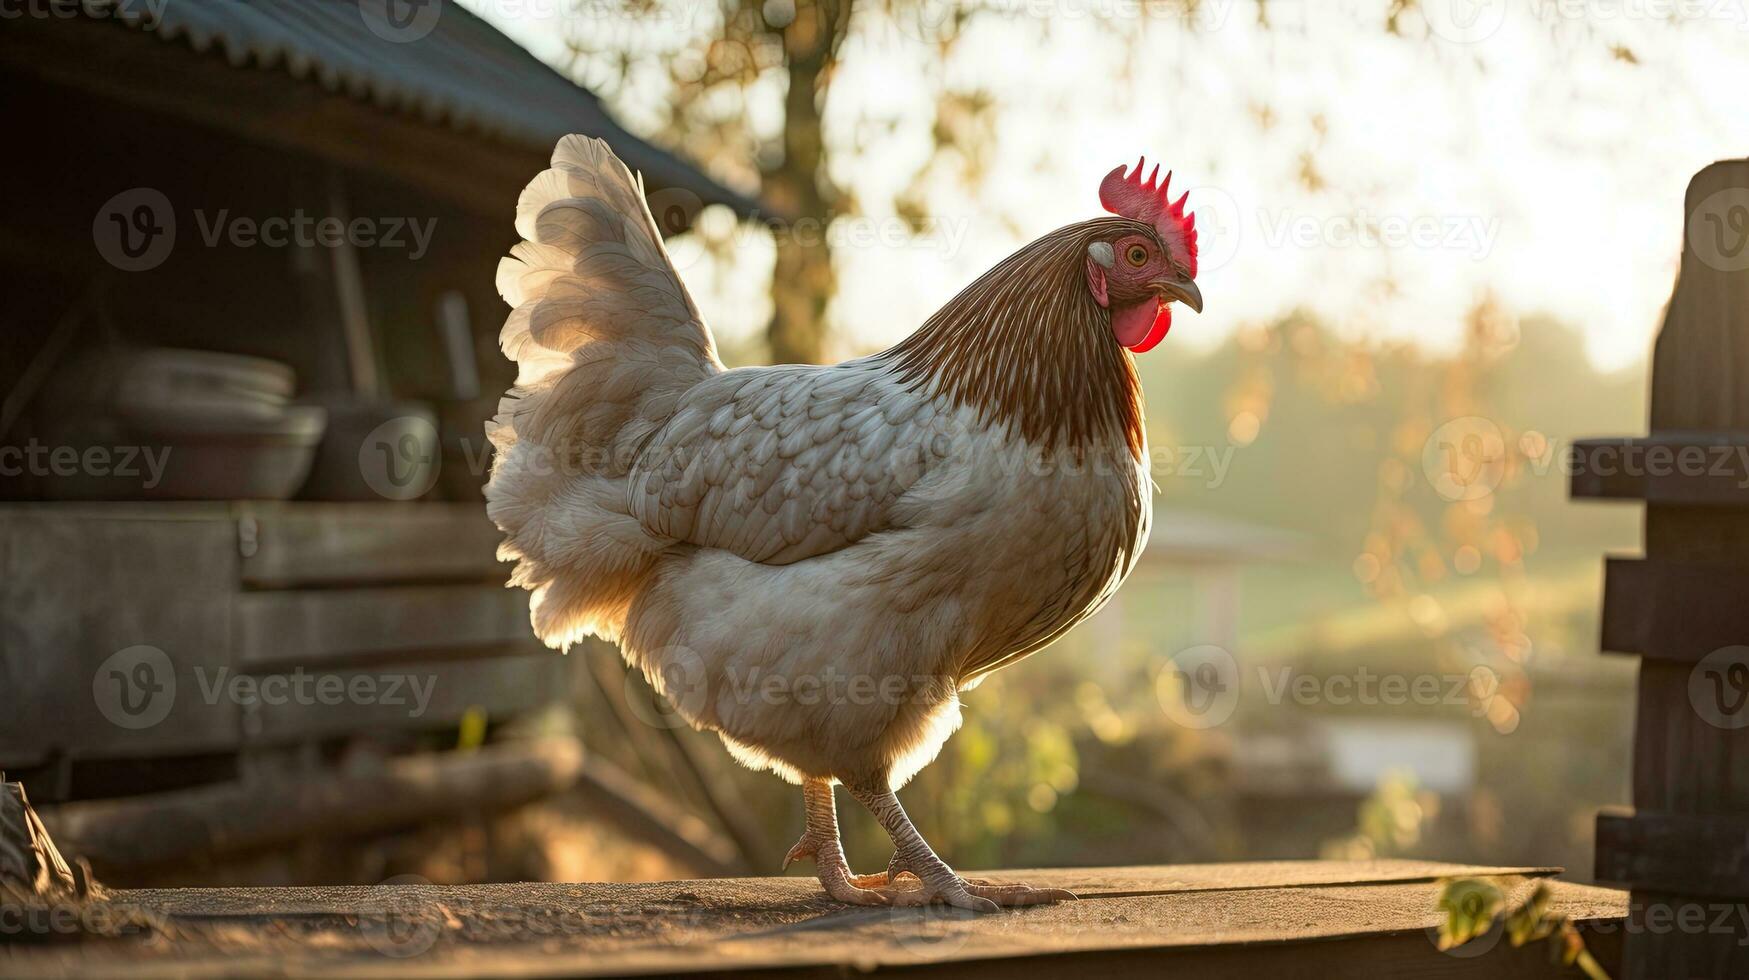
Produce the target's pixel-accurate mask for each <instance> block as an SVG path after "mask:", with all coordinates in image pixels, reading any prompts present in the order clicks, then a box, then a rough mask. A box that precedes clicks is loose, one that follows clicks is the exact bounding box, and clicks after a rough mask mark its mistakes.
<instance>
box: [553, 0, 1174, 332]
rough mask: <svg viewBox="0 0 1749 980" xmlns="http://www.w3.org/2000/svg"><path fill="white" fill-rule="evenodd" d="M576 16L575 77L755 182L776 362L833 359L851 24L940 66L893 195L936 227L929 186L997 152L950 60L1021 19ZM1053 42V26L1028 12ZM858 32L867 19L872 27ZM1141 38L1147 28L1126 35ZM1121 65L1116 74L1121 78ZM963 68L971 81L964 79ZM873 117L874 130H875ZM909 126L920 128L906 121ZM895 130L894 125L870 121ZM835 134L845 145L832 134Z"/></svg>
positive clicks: (649, 0)
mask: <svg viewBox="0 0 1749 980" xmlns="http://www.w3.org/2000/svg"><path fill="white" fill-rule="evenodd" d="M570 2H571V4H572V14H571V16H569V17H567V18H566V19H565V23H566V25H567V29H568V31H569V34H568V36H567V38H566V42H567V44H568V45H569V47H570V50H571V54H572V70H573V72H574V73H575V74H576V75H577V76H578V77H579V78H580V79H581V80H582V81H583V83H584V84H585V85H587V86H589V87H590V88H591V89H592V90H594V91H597V92H600V93H602V94H603V95H604V96H605V97H606V98H607V99H608V100H610V101H611V102H613V103H614V104H615V107H616V108H617V109H618V110H619V111H620V112H621V114H622V115H625V116H626V117H628V118H629V119H631V121H632V122H633V128H635V129H638V130H640V131H641V132H644V133H647V134H650V135H653V136H654V137H655V138H656V139H657V140H659V141H661V142H663V143H664V144H666V145H668V146H672V147H675V148H677V149H679V150H680V151H681V152H683V153H684V154H686V155H687V156H689V157H690V158H692V159H694V160H699V161H704V162H705V164H706V166H707V167H708V168H710V169H711V170H713V171H715V172H716V174H717V175H718V176H719V177H722V178H724V179H726V180H728V181H729V182H731V183H736V184H740V185H742V186H756V187H757V188H758V190H759V193H760V195H761V196H762V198H763V199H764V200H765V201H766V203H768V204H769V205H770V206H771V207H772V208H773V210H774V211H775V212H776V213H775V214H774V215H773V218H774V219H775V220H774V222H773V226H772V230H773V235H774V239H775V245H776V253H777V255H776V261H775V263H774V267H773V270H772V283H771V297H772V306H773V314H772V319H771V322H770V325H769V327H768V328H767V331H766V338H767V342H768V345H769V348H770V350H769V355H770V359H771V360H772V361H775V362H800V361H812V362H818V361H821V360H825V359H828V358H829V357H831V356H832V355H833V353H834V352H833V351H832V350H831V349H829V344H828V336H827V330H826V320H827V309H828V306H829V304H830V302H831V299H832V296H833V293H834V292H835V289H836V278H835V275H834V268H833V262H832V248H831V239H830V236H829V235H828V234H827V228H828V226H829V225H830V223H831V221H832V220H833V219H834V218H836V217H839V216H842V215H846V214H854V213H857V212H858V211H859V210H860V207H859V203H858V202H857V200H856V199H855V195H854V194H852V193H850V192H848V191H847V190H846V189H844V188H842V187H840V186H838V185H837V184H835V183H834V182H833V180H832V177H831V174H830V171H831V169H832V168H831V163H832V160H833V156H834V153H837V152H843V151H846V150H855V149H856V148H857V145H856V144H857V139H856V138H853V137H850V136H849V135H847V134H832V133H828V125H827V112H826V108H827V102H828V99H829V97H830V94H831V90H832V85H833V81H834V79H835V78H836V77H837V76H838V75H839V73H840V68H841V65H842V60H843V58H844V57H845V52H846V50H847V49H846V43H845V42H846V41H847V40H848V39H849V38H850V37H851V36H852V33H853V28H855V29H857V30H863V31H864V34H865V35H866V36H867V37H889V38H892V37H896V38H898V39H899V40H900V41H901V43H906V44H910V45H916V46H921V47H922V48H924V49H926V50H928V51H930V53H931V55H932V56H931V57H930V58H928V59H926V64H924V65H923V66H921V67H920V79H921V80H922V81H923V82H924V84H925V85H926V86H928V88H929V91H930V92H931V94H932V95H933V97H934V118H933V119H930V120H927V123H928V133H929V137H930V146H931V152H930V155H929V156H928V157H927V158H926V159H925V160H923V161H922V162H921V163H920V164H919V165H918V166H917V168H916V170H915V172H914V173H913V174H912V175H911V178H910V180H909V181H908V182H907V183H906V185H905V187H904V189H903V190H901V191H900V192H899V193H898V194H897V196H896V199H895V200H893V201H892V202H891V204H892V207H893V209H894V211H895V213H896V214H897V215H898V216H899V218H900V219H901V220H903V221H905V222H907V223H908V224H909V225H910V226H911V227H912V228H913V229H916V228H918V227H920V226H921V225H922V224H923V222H925V221H926V220H928V218H929V210H928V207H927V203H926V195H925V194H924V191H923V188H924V184H925V182H926V180H927V179H929V178H930V177H932V176H933V175H935V174H936V173H937V172H938V170H940V169H942V167H941V163H942V161H943V160H946V159H952V160H954V161H955V163H956V164H957V165H956V166H954V167H953V168H951V172H950V173H948V174H946V176H947V177H949V178H952V179H956V180H957V181H958V182H959V183H960V184H961V185H963V186H964V187H965V189H966V190H967V191H969V192H975V191H976V188H977V185H978V184H979V183H980V182H981V181H982V179H983V177H984V174H985V169H986V162H987V160H988V159H989V157H990V156H991V154H992V152H993V149H994V147H995V144H996V129H995V125H994V110H996V109H997V108H998V103H997V100H996V99H995V97H994V96H993V95H992V94H991V93H989V92H988V91H986V90H984V89H982V88H980V87H978V86H977V85H976V83H968V82H966V81H965V80H963V79H958V80H952V81H950V79H949V78H948V74H949V73H948V71H947V70H946V67H945V66H946V65H947V64H948V63H949V62H950V60H951V57H952V55H953V52H954V50H955V48H956V46H957V45H958V43H959V42H960V39H961V38H962V37H963V36H964V35H965V34H966V29H967V28H968V27H969V26H970V25H971V24H972V23H973V22H974V21H975V20H976V19H978V18H982V17H989V18H998V17H1004V16H1008V17H1009V20H1010V21H1011V22H1013V21H1015V20H1016V19H1015V18H1013V17H1012V16H1010V15H1012V14H1014V13H1015V10H1014V9H1013V8H1011V7H1006V6H1005V5H1002V4H985V3H980V2H978V0H763V2H758V0H714V2H713V0H570ZM1195 5H1196V0H1164V2H1163V3H1162V2H1153V3H1145V4H1141V5H1139V7H1138V8H1137V9H1136V10H1135V11H1133V12H1131V11H1128V8H1126V7H1125V6H1124V5H1122V4H1116V5H1112V8H1111V9H1110V10H1106V11H1104V12H1103V13H1098V12H1093V11H1090V12H1089V13H1090V14H1091V15H1093V16H1106V17H1117V16H1129V17H1134V16H1137V15H1142V16H1147V15H1149V14H1152V13H1156V12H1158V11H1159V10H1161V9H1163V8H1169V9H1172V10H1174V11H1180V12H1189V11H1191V10H1193V9H1194V8H1195ZM1023 22H1024V23H1026V24H1027V26H1028V27H1029V28H1030V29H1032V30H1034V31H1037V32H1039V33H1040V34H1041V35H1045V34H1048V33H1049V31H1050V30H1051V24H1050V20H1049V19H1048V18H1024V19H1023ZM859 25H867V26H866V28H865V27H861V26H859ZM1132 34H1133V36H1136V37H1138V38H1139V37H1140V36H1141V35H1140V32H1135V31H1130V32H1126V34H1125V36H1131V35H1132ZM1122 70H1123V69H1122V68H1120V69H1119V74H1121V73H1122ZM962 74H963V73H962ZM877 122H878V121H877ZM907 122H913V120H907ZM872 129H873V130H876V131H890V129H891V121H888V123H887V125H886V126H884V127H883V126H879V125H877V126H875V127H872ZM834 136H836V137H837V138H833V137H834Z"/></svg>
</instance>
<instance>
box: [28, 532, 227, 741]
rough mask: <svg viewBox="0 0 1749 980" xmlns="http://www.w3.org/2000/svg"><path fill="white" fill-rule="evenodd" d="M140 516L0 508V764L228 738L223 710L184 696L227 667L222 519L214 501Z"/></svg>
mask: <svg viewBox="0 0 1749 980" xmlns="http://www.w3.org/2000/svg"><path fill="white" fill-rule="evenodd" d="M152 513H153V511H152V510H151V509H150V508H142V507H139V506H131V507H120V508H116V509H113V510H111V509H106V508H103V507H99V506H93V505H80V506H74V507H66V508H62V507H57V506H49V505H37V506H10V507H5V508H0V637H3V638H4V643H0V687H3V688H4V689H5V691H6V696H7V703H8V704H7V710H5V711H0V766H7V765H11V766H17V767H23V766H25V765H29V764H31V763H33V762H34V761H36V760H40V759H42V758H45V757H48V756H52V755H56V754H61V753H64V754H66V755H68V756H72V757H75V758H93V757H104V758H142V757H152V756H164V755H175V754H181V753H197V752H209V751H223V750H227V749H231V748H234V747H235V746H236V745H237V741H238V713H237V710H236V707H235V706H234V705H225V704H219V705H209V704H206V703H205V702H204V701H203V700H202V699H201V698H200V697H199V696H198V692H199V678H200V676H202V674H203V673H204V672H208V671H212V670H216V669H219V668H221V667H227V666H229V665H230V659H229V657H230V654H229V645H230V642H229V638H230V628H231V622H230V608H231V607H230V595H231V592H232V589H233V588H234V584H233V583H235V581H236V576H237V571H236V562H237V543H236V529H235V525H234V524H233V523H232V522H231V521H229V520H228V519H226V517H225V513H224V510H223V509H222V508H206V509H199V508H196V509H187V508H170V509H169V510H168V511H167V512H166V513H167V514H168V515H170V516H171V519H169V520H155V519H153V518H152V517H151V516H150V515H151V514H152Z"/></svg>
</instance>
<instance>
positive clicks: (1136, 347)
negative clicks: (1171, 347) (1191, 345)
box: [1128, 303, 1172, 354]
mask: <svg viewBox="0 0 1749 980" xmlns="http://www.w3.org/2000/svg"><path fill="white" fill-rule="evenodd" d="M1171 329H1172V308H1171V307H1169V306H1167V305H1166V304H1165V303H1161V304H1160V313H1159V315H1158V316H1156V317H1154V325H1153V326H1151V327H1149V328H1148V333H1147V335H1146V336H1144V337H1143V338H1142V339H1141V340H1139V341H1137V342H1136V343H1133V344H1130V345H1128V346H1129V349H1130V353H1132V354H1146V353H1147V352H1149V351H1151V350H1153V349H1154V347H1155V345H1157V344H1159V343H1160V341H1162V340H1165V339H1166V331H1168V330H1171Z"/></svg>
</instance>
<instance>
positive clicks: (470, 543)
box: [238, 503, 510, 588]
mask: <svg viewBox="0 0 1749 980" xmlns="http://www.w3.org/2000/svg"><path fill="white" fill-rule="evenodd" d="M238 517H239V520H241V521H244V522H253V523H252V525H250V524H246V525H245V529H252V533H253V539H254V540H253V547H252V548H246V549H245V552H246V553H245V555H244V558H243V565H242V577H243V583H244V584H245V585H247V586H251V587H255V588H292V587H298V586H310V585H325V586H331V585H343V584H366V583H380V582H396V583H416V582H496V583H499V584H502V583H503V582H504V581H505V580H507V579H508V578H509V575H510V569H509V566H508V565H505V564H503V563H501V562H499V561H498V559H497V555H496V553H497V550H498V542H499V541H500V540H501V539H502V538H503V535H502V534H501V533H500V532H499V531H498V529H497V528H496V527H493V526H492V522H491V521H489V520H487V519H486V513H485V508H483V507H481V506H479V505H478V504H439V503H412V504H397V505H393V506H390V505H386V504H381V503H363V504H317V503H300V504H265V505H264V504H240V505H238Z"/></svg>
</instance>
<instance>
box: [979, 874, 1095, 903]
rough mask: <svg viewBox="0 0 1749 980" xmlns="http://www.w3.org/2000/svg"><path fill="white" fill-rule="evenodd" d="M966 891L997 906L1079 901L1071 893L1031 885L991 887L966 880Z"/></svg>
mask: <svg viewBox="0 0 1749 980" xmlns="http://www.w3.org/2000/svg"><path fill="white" fill-rule="evenodd" d="M966 891H967V892H969V893H970V894H972V895H975V896H977V897H979V898H987V899H989V900H990V901H992V902H995V903H996V904H997V905H1006V906H1010V907H1015V906H1022V905H1050V904H1052V903H1055V902H1074V901H1079V899H1077V898H1076V897H1075V894H1074V893H1073V892H1069V891H1064V890H1063V889H1061V888H1034V887H1032V886H1031V885H992V884H980V883H976V882H973V881H972V880H971V879H967V880H966Z"/></svg>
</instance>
